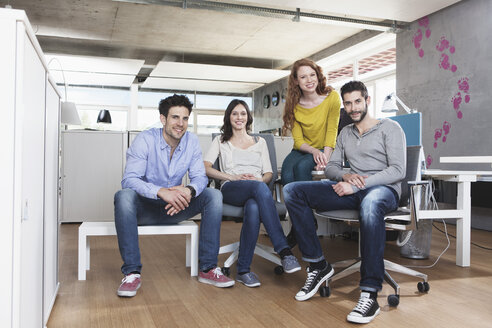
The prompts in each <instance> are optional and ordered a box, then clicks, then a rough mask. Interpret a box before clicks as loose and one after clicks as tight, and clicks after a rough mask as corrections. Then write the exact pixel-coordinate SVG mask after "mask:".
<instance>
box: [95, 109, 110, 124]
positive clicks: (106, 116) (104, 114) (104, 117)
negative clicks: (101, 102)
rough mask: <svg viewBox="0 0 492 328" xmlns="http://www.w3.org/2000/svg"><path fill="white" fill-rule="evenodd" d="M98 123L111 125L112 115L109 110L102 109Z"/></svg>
mask: <svg viewBox="0 0 492 328" xmlns="http://www.w3.org/2000/svg"><path fill="white" fill-rule="evenodd" d="M97 123H106V124H111V114H110V113H109V110H107V109H101V111H100V112H99V116H97Z"/></svg>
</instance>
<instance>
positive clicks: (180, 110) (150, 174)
mask: <svg viewBox="0 0 492 328" xmlns="http://www.w3.org/2000/svg"><path fill="white" fill-rule="evenodd" d="M192 106H193V105H192V104H191V102H190V101H189V99H188V98H187V97H186V96H182V95H176V94H175V95H173V96H171V97H168V98H166V99H163V100H161V101H160V103H159V113H160V120H161V123H162V128H154V129H149V130H146V131H143V132H141V133H140V134H138V136H137V137H136V138H135V140H134V141H133V143H132V145H131V146H130V148H129V149H128V151H127V156H126V157H127V159H126V168H125V173H124V175H123V180H122V181H121V186H122V188H123V189H122V190H120V191H118V192H117V193H116V194H115V197H114V212H115V225H116V231H117V234H118V245H119V248H120V253H121V257H122V259H123V262H124V263H123V266H122V267H121V271H122V272H123V274H124V275H125V277H124V278H123V280H122V283H121V285H120V287H119V288H118V295H119V296H125V297H132V296H135V295H136V293H137V289H138V288H139V287H140V282H141V280H140V271H141V269H142V264H141V262H140V249H139V246H138V228H137V227H138V226H139V225H168V224H175V223H178V222H180V221H183V220H186V219H189V218H191V217H193V216H195V215H196V214H198V213H201V214H202V220H201V224H200V242H199V255H198V256H199V261H200V273H199V276H198V281H200V282H203V283H207V284H211V285H214V286H217V287H229V286H232V285H234V280H231V279H229V278H228V277H226V276H225V275H223V274H222V272H221V270H220V268H219V267H217V255H218V253H219V241H220V225H221V222H222V194H221V193H220V191H219V190H216V189H211V188H207V183H208V179H207V176H206V175H205V168H204V166H203V159H202V152H201V150H200V145H199V143H198V138H197V137H196V136H195V135H193V134H191V133H189V132H186V129H187V127H188V119H189V116H190V114H191V110H192ZM186 172H188V176H189V178H190V184H189V185H187V186H182V185H181V181H182V179H183V177H184V175H185V174H186Z"/></svg>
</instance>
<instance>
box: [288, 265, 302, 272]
mask: <svg viewBox="0 0 492 328" xmlns="http://www.w3.org/2000/svg"><path fill="white" fill-rule="evenodd" d="M300 270H301V267H300V266H298V267H296V268H294V269H290V270H289V271H287V270H285V269H284V272H285V273H294V272H297V271H300Z"/></svg>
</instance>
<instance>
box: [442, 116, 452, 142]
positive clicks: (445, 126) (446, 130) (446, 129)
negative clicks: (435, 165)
mask: <svg viewBox="0 0 492 328" xmlns="http://www.w3.org/2000/svg"><path fill="white" fill-rule="evenodd" d="M442 130H443V131H444V136H443V137H442V142H446V139H447V135H448V134H449V130H451V124H449V122H447V121H444V123H443V124H442Z"/></svg>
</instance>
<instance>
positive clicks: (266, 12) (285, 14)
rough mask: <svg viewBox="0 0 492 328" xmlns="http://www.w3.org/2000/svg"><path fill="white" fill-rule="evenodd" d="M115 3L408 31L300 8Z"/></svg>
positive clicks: (170, 0) (167, 0)
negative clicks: (314, 12) (303, 10)
mask: <svg viewBox="0 0 492 328" xmlns="http://www.w3.org/2000/svg"><path fill="white" fill-rule="evenodd" d="M112 1H114V2H126V3H134V4H143V5H162V6H171V7H178V8H183V9H187V8H193V9H206V10H214V11H219V12H229V13H237V14H245V15H255V16H262V17H273V18H284V19H290V20H292V21H294V22H300V21H302V20H303V18H304V19H306V21H310V22H313V21H315V22H316V21H319V22H320V23H328V24H339V25H345V26H352V27H357V28H364V29H367V30H376V31H385V32H392V33H397V32H399V31H401V30H403V29H407V24H404V23H398V22H397V21H392V22H390V21H383V22H375V21H369V20H363V19H356V18H348V17H339V16H331V15H321V14H313V13H307V12H301V10H300V8H297V10H295V11H294V10H285V9H276V8H267V7H257V6H247V5H240V4H234V3H226V2H215V1H203V0H201V1H200V0H112Z"/></svg>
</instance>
